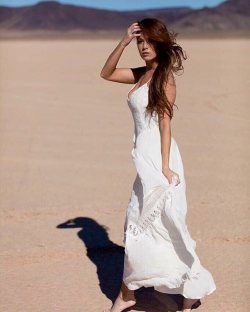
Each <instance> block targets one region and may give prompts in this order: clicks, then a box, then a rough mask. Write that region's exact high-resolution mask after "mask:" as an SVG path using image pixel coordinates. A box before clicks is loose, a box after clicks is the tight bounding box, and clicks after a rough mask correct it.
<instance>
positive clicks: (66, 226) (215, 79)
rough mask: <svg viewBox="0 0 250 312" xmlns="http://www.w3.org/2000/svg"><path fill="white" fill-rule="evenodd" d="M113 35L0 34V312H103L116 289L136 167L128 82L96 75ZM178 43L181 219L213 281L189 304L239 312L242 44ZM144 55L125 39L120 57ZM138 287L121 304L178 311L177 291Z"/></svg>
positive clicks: (245, 141)
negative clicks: (184, 206)
mask: <svg viewBox="0 0 250 312" xmlns="http://www.w3.org/2000/svg"><path fill="white" fill-rule="evenodd" d="M118 42H119V39H110V40H108V39H105V40H101V39H98V40H72V41H67V40H57V41H54V42H53V41H50V40H41V41H39V40H38V41H37V40H27V41H25V40H16V41H12V40H10V41H2V42H1V43H0V68H1V76H0V88H1V98H0V104H1V114H0V125H1V132H0V135H1V138H0V142H1V143H0V144H1V156H0V157H1V158H0V164H1V171H0V172H1V173H0V175H1V303H0V310H1V311H5V312H31V311H32V312H38V311H39V312H40V311H42V312H45V311H46V312H52V311H53V312H55V311H60V312H64V311H65V312H66V311H67V312H68V311H70V312H101V311H102V309H104V308H107V307H110V306H111V303H112V302H111V299H112V298H115V296H116V294H117V292H118V291H119V285H120V282H121V276H122V268H123V267H122V266H123V252H124V246H123V242H122V240H123V226H124V219H125V212H126V206H127V203H128V199H129V196H130V191H131V189H132V183H133V181H134V178H135V174H136V172H135V168H134V166H133V162H132V159H131V155H130V151H131V149H132V134H133V121H132V116H131V113H130V111H129V109H128V106H127V102H126V94H127V92H128V90H129V89H130V88H131V85H126V84H120V83H114V82H109V81H106V80H104V79H102V78H100V76H99V74H100V71H101V69H102V66H103V65H104V62H105V61H106V59H107V57H108V55H109V54H110V53H111V51H112V50H113V49H114V48H115V46H116V45H117V44H118ZM179 43H180V44H181V45H182V47H183V48H184V50H185V51H186V52H187V55H188V60H186V61H185V62H184V73H183V75H180V76H178V77H177V78H176V82H177V99H176V105H178V108H179V109H175V115H174V118H173V120H172V135H173V137H174V138H175V140H176V142H177V144H178V146H179V149H180V152H181V155H182V159H183V163H184V170H185V177H186V184H187V201H188V214H187V225H188V228H189V231H190V234H191V236H192V237H193V239H194V240H195V241H196V242H197V254H198V256H199V258H200V260H201V263H202V264H203V265H204V267H206V268H207V269H208V270H209V271H210V272H211V273H212V275H213V277H214V280H215V283H216V286H217V289H216V291H215V292H214V293H213V294H211V295H209V296H206V297H205V298H202V299H201V305H200V306H199V308H198V309H197V311H204V312H205V311H206V312H221V311H227V312H231V311H232V312H235V311H237V312H243V311H249V302H250V301H249V300H250V298H249V289H250V276H249V274H250V272H249V260H250V252H249V245H250V233H249V201H250V196H249V183H250V174H249V172H250V171H249V169H250V168H249V167H250V165H249V159H250V148H249V130H250V124H249V114H250V105H249V95H250V94H249V77H250V76H249V74H250V66H249V61H248V59H247V55H248V54H249V53H248V51H249V45H250V44H249V40H245V39H225V40H221V39H214V40H211V39H204V40H202V39H200V40H192V39H183V40H179ZM142 65H144V62H143V60H142V59H140V57H139V54H138V51H137V48H136V44H135V42H134V41H133V42H132V43H131V44H130V45H129V46H128V47H127V48H126V50H125V51H124V53H123V55H122V57H121V59H120V61H119V63H118V67H136V66H142ZM107 242H109V243H111V244H113V245H112V246H113V248H109V249H106V250H105V248H102V247H103V246H105V244H106V245H107ZM136 296H137V297H138V305H137V307H134V308H133V309H132V310H131V311H147V312H154V311H159V312H167V311H176V310H177V303H178V302H180V300H181V298H180V296H178V295H177V296H168V295H167V294H165V295H164V294H159V293H157V294H156V293H155V292H154V291H153V290H152V289H151V288H149V289H143V288H142V289H140V290H138V291H136Z"/></svg>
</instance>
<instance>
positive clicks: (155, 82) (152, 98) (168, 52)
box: [137, 18, 187, 119]
mask: <svg viewBox="0 0 250 312" xmlns="http://www.w3.org/2000/svg"><path fill="white" fill-rule="evenodd" d="M137 22H138V24H139V26H140V27H141V29H142V32H143V34H144V35H146V38H147V40H148V41H149V43H150V44H152V45H153V47H154V49H155V52H156V54H157V62H158V65H157V67H156V69H155V71H154V74H153V76H152V79H151V83H150V87H149V95H148V105H147V107H146V111H147V112H149V113H150V114H151V116H152V115H153V113H154V112H156V113H158V114H159V117H160V118H163V116H164V113H165V112H166V113H167V114H168V116H169V117H170V119H172V117H173V105H175V106H176V107H177V108H178V106H177V105H176V104H175V103H174V104H173V105H171V103H170V102H169V100H168V98H167V96H166V93H165V90H164V85H165V84H166V83H167V81H168V79H169V74H170V72H171V71H173V72H174V73H178V72H179V71H181V70H182V71H183V70H184V68H183V65H182V59H184V60H186V59H187V56H186V54H185V52H184V51H183V49H182V48H181V46H180V45H179V44H177V43H176V36H177V35H178V33H175V32H172V31H169V30H168V29H167V27H166V25H165V24H164V23H163V22H162V21H161V20H158V19H156V18H144V19H142V20H141V21H137Z"/></svg>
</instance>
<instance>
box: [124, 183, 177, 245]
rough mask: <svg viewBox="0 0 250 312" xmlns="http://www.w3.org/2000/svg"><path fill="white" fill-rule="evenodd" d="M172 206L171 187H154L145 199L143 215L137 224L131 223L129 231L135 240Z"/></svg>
mask: <svg viewBox="0 0 250 312" xmlns="http://www.w3.org/2000/svg"><path fill="white" fill-rule="evenodd" d="M171 206H172V193H171V190H170V187H169V186H167V187H166V186H165V185H160V186H156V187H154V188H153V189H152V190H151V191H150V193H149V194H148V195H147V196H146V197H145V199H144V207H143V214H142V215H141V216H140V217H139V219H138V221H137V222H133V221H129V223H128V227H127V231H128V233H129V234H131V235H132V237H133V238H135V239H136V238H137V239H139V238H140V236H141V234H144V233H145V231H146V230H147V229H148V227H150V226H152V224H153V222H154V221H155V220H156V219H157V218H159V217H160V216H161V213H162V211H163V209H169V208H171Z"/></svg>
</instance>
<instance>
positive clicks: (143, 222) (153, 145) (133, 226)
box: [123, 83, 216, 299]
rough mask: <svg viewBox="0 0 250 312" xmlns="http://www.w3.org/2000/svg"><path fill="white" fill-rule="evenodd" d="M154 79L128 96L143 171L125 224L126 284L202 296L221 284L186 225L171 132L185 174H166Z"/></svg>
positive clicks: (133, 153) (173, 163)
mask: <svg viewBox="0 0 250 312" xmlns="http://www.w3.org/2000/svg"><path fill="white" fill-rule="evenodd" d="M148 88H149V87H148V83H145V84H144V85H142V86H140V87H139V88H137V89H135V91H133V92H132V94H130V96H129V93H130V91H131V90H132V89H133V88H132V89H130V91H129V93H128V95H127V103H128V106H129V108H130V110H131V113H132V116H133V120H134V136H133V143H134V146H133V149H132V151H131V156H132V159H133V162H134V165H135V168H136V171H137V174H136V177H135V180H134V183H133V189H132V192H131V196H130V199H129V202H128V206H127V211H126V218H125V223H124V239H123V243H124V246H125V258H124V271H123V282H124V283H125V284H126V286H127V287H128V288H129V289H131V290H136V289H138V288H140V287H142V286H144V287H154V289H155V290H157V291H159V292H163V293H169V294H182V295H183V296H184V297H186V298H192V299H200V298H202V297H204V296H206V295H209V294H211V293H212V292H213V291H214V290H215V289H216V285H215V282H214V279H213V277H212V275H211V273H210V272H209V271H207V270H206V269H205V268H204V267H203V266H202V265H201V263H200V261H199V258H198V256H197V255H196V252H195V248H196V242H195V241H194V240H193V239H192V238H191V236H190V233H189V231H188V228H187V225H186V220H185V218H186V213H187V202H186V184H185V177H184V169H183V163H182V159H181V155H180V152H179V148H178V146H177V143H176V141H175V139H174V138H173V137H172V136H171V146H170V155H169V166H170V169H172V170H173V171H175V172H176V173H178V174H179V177H180V184H178V185H177V186H175V184H176V183H175V182H176V181H175V179H173V180H172V182H171V184H169V182H168V180H167V178H166V177H165V176H164V174H163V173H162V169H161V168H162V156H161V141H160V138H161V137H160V131H159V125H158V115H157V114H155V115H153V117H150V115H149V114H148V115H147V114H145V108H146V106H147V104H148Z"/></svg>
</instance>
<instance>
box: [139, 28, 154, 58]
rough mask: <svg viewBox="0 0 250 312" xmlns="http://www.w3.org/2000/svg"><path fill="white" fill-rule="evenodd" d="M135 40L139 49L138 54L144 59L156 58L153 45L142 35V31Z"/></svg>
mask: <svg viewBox="0 0 250 312" xmlns="http://www.w3.org/2000/svg"><path fill="white" fill-rule="evenodd" d="M136 42H137V48H138V50H139V53H140V56H141V57H142V58H143V59H144V60H145V61H152V60H154V59H156V56H157V54H156V52H155V49H154V46H153V44H152V42H150V40H148V39H146V37H144V35H143V33H141V35H140V36H138V37H136Z"/></svg>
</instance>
